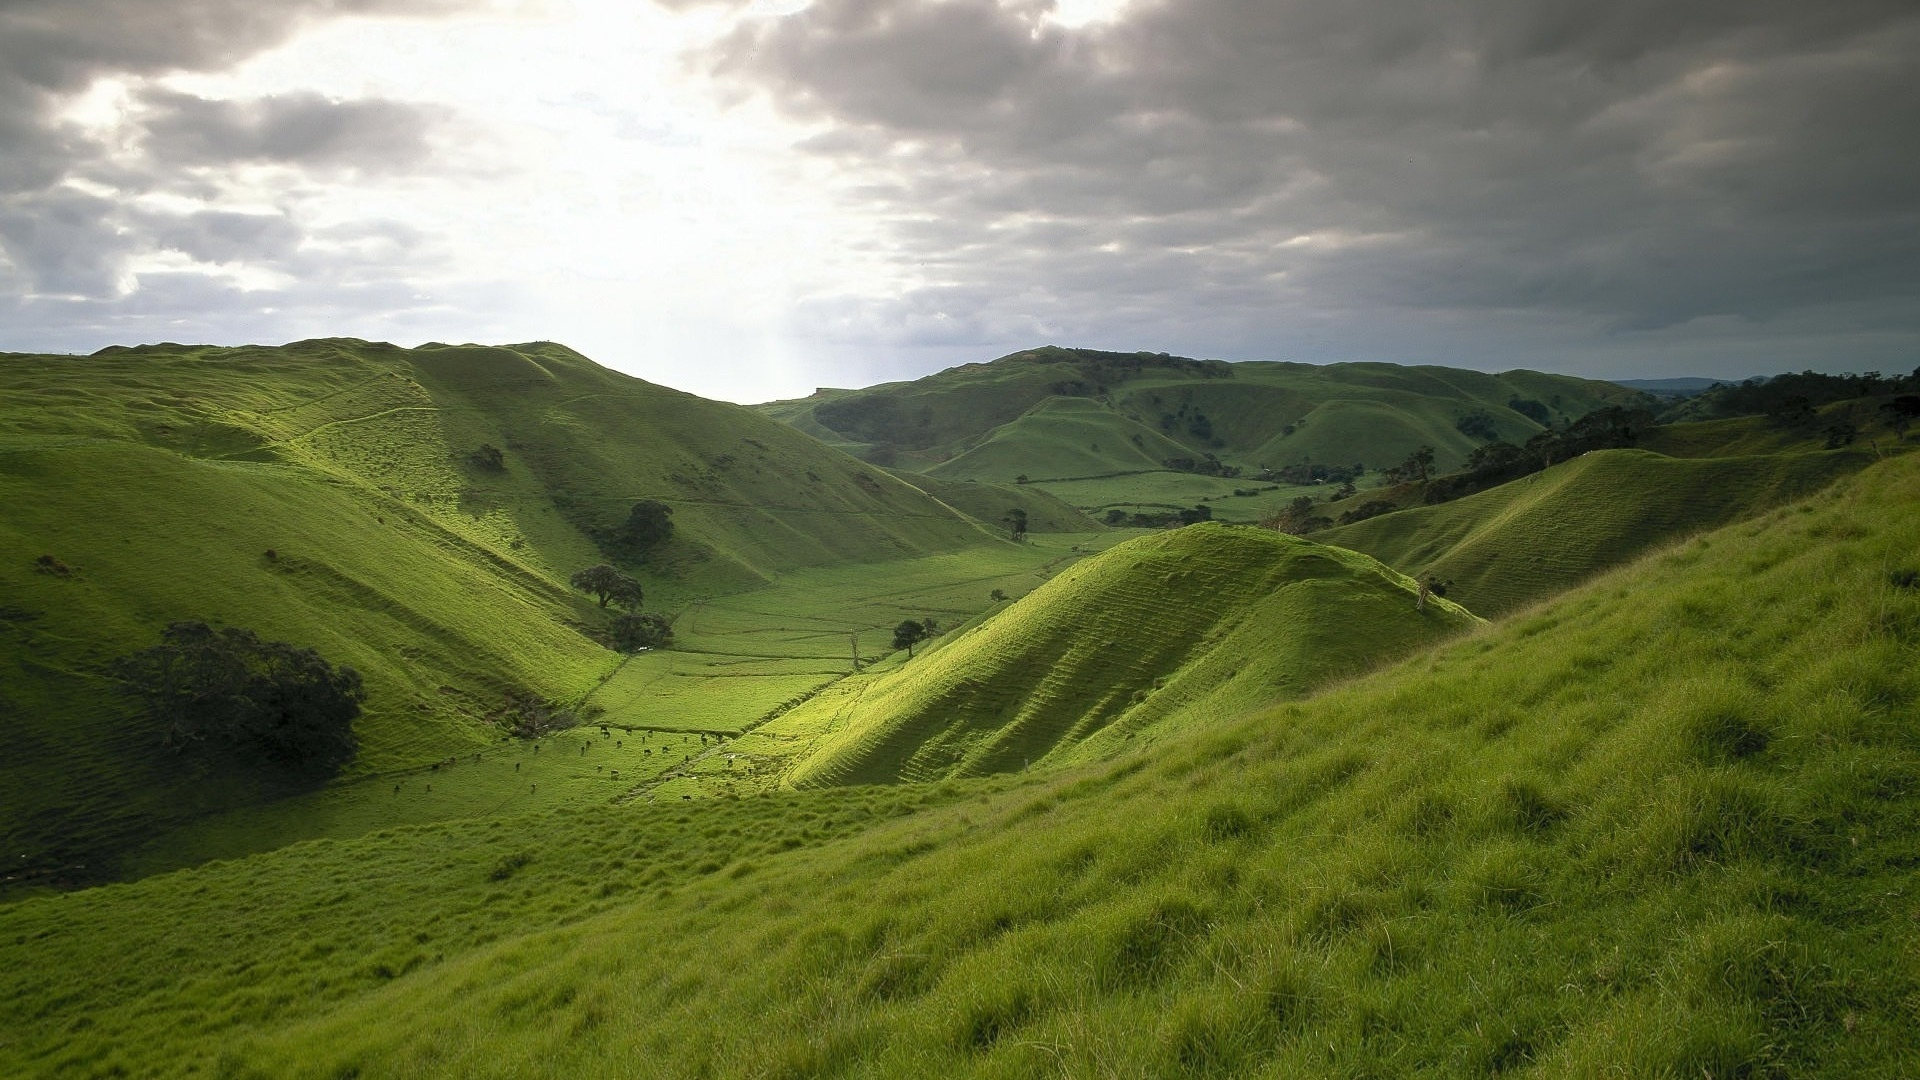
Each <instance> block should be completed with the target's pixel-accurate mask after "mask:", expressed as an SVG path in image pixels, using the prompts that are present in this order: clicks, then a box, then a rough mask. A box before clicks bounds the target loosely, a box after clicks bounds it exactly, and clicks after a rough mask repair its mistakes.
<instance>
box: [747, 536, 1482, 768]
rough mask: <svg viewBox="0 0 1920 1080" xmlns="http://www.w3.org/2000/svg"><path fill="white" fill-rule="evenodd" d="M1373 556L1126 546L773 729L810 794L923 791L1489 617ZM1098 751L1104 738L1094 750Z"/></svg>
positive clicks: (1162, 539) (1208, 539)
mask: <svg viewBox="0 0 1920 1080" xmlns="http://www.w3.org/2000/svg"><path fill="white" fill-rule="evenodd" d="M1414 591H1415V590H1414V586H1413V583H1412V582H1410V581H1409V580H1407V579H1406V578H1403V577H1401V576H1399V575H1397V574H1394V573H1392V572H1391V571H1389V570H1387V569H1386V568H1385V567H1383V566H1381V565H1379V564H1378V563H1376V562H1374V561H1373V560H1372V559H1370V558H1367V557H1366V556H1361V555H1355V554H1354V553H1352V552H1348V551H1342V550H1340V549H1337V548H1329V547H1323V546H1321V545H1319V544H1314V543H1311V542H1309V541H1305V540H1300V539H1297V538H1294V537H1290V536H1283V535H1281V534H1278V533H1274V532H1270V531H1267V530H1261V529H1254V528H1250V527H1244V526H1237V527H1236V526H1227V525H1195V526H1192V527H1189V528H1185V529H1179V530H1175V531H1172V532H1166V533H1160V534H1157V535H1151V536H1143V537H1140V538H1138V539H1135V540H1130V541H1128V542H1126V543H1123V544H1120V545H1118V546H1116V547H1113V548H1111V549H1109V550H1108V551H1106V552H1105V553H1103V554H1101V555H1098V556H1095V557H1093V558H1091V559H1087V560H1085V561H1083V562H1081V563H1079V564H1077V565H1075V566H1074V567H1072V568H1071V569H1068V570H1066V571H1065V572H1063V573H1062V574H1060V575H1059V576H1058V577H1056V578H1054V579H1053V580H1052V581H1050V582H1048V583H1047V584H1045V585H1043V586H1041V587H1040V588H1038V589H1035V590H1034V591H1033V592H1031V593H1029V594H1027V595H1026V596H1025V597H1023V598H1021V599H1020V600H1019V601H1018V602H1017V603H1014V604H1013V605H1011V606H1009V607H1007V608H1004V609H1002V610H1000V611H998V612H995V613H994V614H992V615H991V616H990V617H988V618H986V619H984V620H983V621H981V622H979V623H978V624H977V625H974V626H972V627H970V628H968V629H966V630H965V631H964V632H962V633H958V634H955V635H952V636H951V637H950V638H949V639H948V640H946V641H945V642H943V643H942V644H941V645H940V647H939V648H938V649H936V650H933V651H931V652H929V653H928V654H927V655H925V656H922V657H919V658H918V659H915V660H912V661H910V662H908V663H907V664H905V665H903V666H901V667H899V668H897V669H895V670H892V671H889V672H885V673H882V674H878V675H874V676H871V677H868V678H856V679H849V680H846V681H844V682H842V683H840V684H839V685H837V686H835V687H834V688H833V690H832V691H830V692H827V693H823V694H821V695H819V696H817V697H815V698H813V699H812V700H810V701H808V702H806V703H804V704H803V705H801V706H800V707H798V708H796V709H794V710H793V711H792V712H789V713H787V714H786V715H785V716H783V717H781V718H780V719H779V720H777V721H775V722H774V723H773V724H771V725H769V727H768V731H769V732H770V733H784V734H789V735H795V736H802V737H807V738H808V739H809V742H808V748H807V750H806V753H805V756H804V757H802V758H801V759H800V760H798V761H797V762H796V763H795V764H794V765H793V766H792V768H791V769H790V770H789V771H788V772H787V774H786V782H788V783H791V784H794V785H797V786H802V787H805V786H811V785H820V784H873V783H889V782H895V781H899V780H913V781H927V780H936V779H940V778H942V777H947V776H969V775H981V774H987V773H995V772H1009V771H1015V770H1019V769H1023V768H1026V767H1028V766H1030V765H1033V764H1035V763H1039V762H1042V761H1049V762H1051V761H1057V760H1063V759H1072V758H1074V757H1076V756H1099V755H1100V754H1103V753H1105V754H1111V753H1113V752H1115V751H1116V750H1118V749H1119V748H1121V747H1122V746H1124V745H1125V744H1126V743H1128V742H1129V741H1131V740H1133V739H1134V738H1135V737H1136V736H1145V737H1146V739H1147V741H1152V740H1154V739H1158V738H1163V737H1165V736H1166V734H1167V732H1168V731H1170V730H1173V729H1176V728H1178V727H1179V726H1180V724H1181V723H1182V722H1195V723H1199V722H1203V721H1204V722H1217V721H1219V720H1221V719H1223V718H1225V717H1228V716H1232V715H1235V714H1237V713H1239V712H1244V711H1246V710H1247V709H1250V708H1253V707H1255V706H1258V705H1262V704H1266V703H1269V702H1272V701H1275V700H1280V699H1285V698H1291V697H1297V696H1299V695H1300V694H1303V693H1305V692H1307V691H1308V690H1310V689H1312V688H1314V687H1316V686H1319V685H1322V684H1324V683H1326V682H1327V681H1329V680H1331V679H1335V678H1338V677H1341V676H1344V675H1350V674H1353V673H1355V672H1357V671H1361V670H1364V669H1366V668H1367V667H1370V666H1373V665H1376V664H1379V663H1381V662H1383V661H1385V660H1386V659H1389V658H1392V657H1395V656H1398V655H1401V654H1404V653H1405V652H1407V651H1408V650H1410V649H1413V648H1415V647H1417V646H1419V645H1421V644H1425V643H1428V642H1431V641H1433V640H1436V639H1437V638H1439V637H1442V636H1444V635H1446V634H1448V633H1451V632H1454V631H1456V630H1458V629H1460V628H1462V627H1465V626H1468V625H1472V624H1473V623H1474V622H1475V621H1476V620H1475V619H1474V618H1473V617H1472V616H1471V615H1468V614H1467V613H1466V612H1465V611H1463V610H1461V609H1460V608H1459V607H1457V606H1455V605H1452V604H1449V603H1446V602H1445V601H1440V602H1436V603H1432V604H1429V605H1428V608H1427V610H1425V611H1424V612H1417V611H1415V610H1414V609H1415V603H1414ZM1090 740H1091V741H1092V742H1091V744H1090V742H1089V741H1090Z"/></svg>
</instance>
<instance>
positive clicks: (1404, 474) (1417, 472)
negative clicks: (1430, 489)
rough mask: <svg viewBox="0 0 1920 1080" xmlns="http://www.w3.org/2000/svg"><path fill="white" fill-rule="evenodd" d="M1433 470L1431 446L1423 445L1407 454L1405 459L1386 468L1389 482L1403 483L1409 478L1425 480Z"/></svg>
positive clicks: (1424, 481) (1422, 481)
mask: <svg viewBox="0 0 1920 1080" xmlns="http://www.w3.org/2000/svg"><path fill="white" fill-rule="evenodd" d="M1431 472H1433V447H1431V446H1423V447H1421V448H1420V449H1418V450H1415V451H1414V452H1413V453H1411V454H1408V455H1407V460H1405V461H1403V462H1401V463H1400V464H1398V465H1395V466H1394V467H1393V468H1391V469H1388V470H1387V482H1388V483H1389V484H1404V483H1406V482H1407V481H1409V480H1418V481H1420V482H1421V483H1423V484H1424V483H1426V482H1427V476H1428V474H1429V473H1431Z"/></svg>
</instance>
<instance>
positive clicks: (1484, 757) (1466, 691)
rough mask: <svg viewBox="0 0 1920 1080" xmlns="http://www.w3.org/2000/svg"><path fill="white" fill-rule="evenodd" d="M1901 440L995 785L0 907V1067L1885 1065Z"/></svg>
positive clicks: (548, 823)
mask: <svg viewBox="0 0 1920 1080" xmlns="http://www.w3.org/2000/svg"><path fill="white" fill-rule="evenodd" d="M1916 553H1920V458H1916V457H1905V458H1898V459H1891V460H1888V461H1886V462H1883V463H1880V464H1877V465H1874V466H1872V467H1870V468H1869V469H1867V470H1865V471H1864V472H1862V473H1860V474H1858V475H1857V476H1854V477H1851V478H1848V479H1844V480H1842V481H1841V482H1840V483H1838V484H1836V485H1835V486H1834V487H1833V488H1832V489H1830V490H1829V491H1827V492H1823V493H1822V494H1821V495H1819V496H1818V497H1816V498H1815V499H1812V500H1810V501H1807V502H1803V503H1800V504H1797V505H1795V506H1792V507H1788V508H1781V509H1777V510H1775V511H1773V512H1771V513H1769V514H1767V515H1766V516H1765V517H1763V518H1761V519H1759V520H1755V521H1751V522H1744V523H1741V524H1739V525H1735V526H1732V527H1730V528H1724V529H1721V530H1719V531H1717V532H1715V533H1712V534H1711V535H1707V536H1704V537H1702V538H1700V539H1699V540H1697V541H1694V542H1689V543H1687V544H1685V545H1683V546H1679V547H1676V548H1674V549H1672V550H1670V551H1667V552H1664V553H1661V554H1658V555H1655V556H1652V557H1649V558H1646V559H1643V560H1641V561H1640V562H1638V563H1637V564H1635V565H1634V566H1632V567H1629V568H1625V569H1623V570H1620V571H1616V572H1614V573H1610V574H1608V575H1606V576H1604V577H1602V578H1600V579H1598V580H1596V581H1594V582H1592V583H1590V584H1589V585H1588V586H1586V587H1584V588H1582V589H1579V590H1576V591H1575V592H1573V593H1571V594H1569V595H1566V596H1563V597H1560V598H1558V599H1556V600H1554V601H1552V602H1550V603H1549V604H1547V605H1545V606H1543V607H1542V608H1540V609H1539V610H1537V611H1535V612H1533V613H1531V614H1529V615H1528V616H1527V617H1525V618H1523V619H1519V620H1515V621H1513V622H1511V623H1508V624H1504V625H1495V626H1492V627H1489V628H1487V629H1485V630H1483V631H1481V632H1477V633H1474V634H1472V635H1468V636H1465V637H1463V638H1457V639H1455V640H1452V641H1449V642H1446V643H1444V644H1442V645H1440V646H1438V647H1436V648H1433V649H1430V650H1426V651H1424V652H1422V653H1420V654H1418V655H1416V656H1414V657H1412V658H1410V659H1408V660H1407V661H1406V662H1405V663H1402V664H1400V665H1398V666H1396V667H1394V668H1392V669H1390V670H1386V671H1382V672H1378V673H1375V674H1372V675H1369V676H1366V677H1363V678H1361V679H1357V680H1354V681H1352V682H1349V683H1347V684H1345V685H1343V686H1341V687H1339V688H1337V689H1334V690H1331V691H1328V692H1323V693H1321V694H1319V695H1316V696H1314V697H1312V698H1309V699H1307V700H1304V701H1297V702H1293V703H1290V704H1287V705H1284V706H1281V707H1278V708H1274V709H1271V710H1265V711H1262V712H1259V713H1256V714H1252V715H1247V716H1243V717H1239V718H1234V719H1231V720H1228V721H1226V722H1224V723H1221V724H1218V725H1212V726H1209V727H1208V728H1206V729H1205V730H1203V731H1195V732H1193V733H1191V734H1190V735H1188V736H1185V737H1182V738H1179V739H1177V740H1172V741H1169V742H1167V743H1163V744H1161V745H1158V746H1156V747H1154V748H1153V750H1152V752H1151V753H1142V754H1134V755H1129V756H1127V757H1125V758H1123V759H1121V760H1118V761H1114V762H1110V763H1107V764H1103V765H1100V766H1098V767H1091V768H1083V769H1076V770H1068V771H1065V772H1060V773H1052V774H1048V775H1046V776H1043V777H1038V778H1021V779H1019V780H1012V779H998V780H994V781H988V782H977V781H966V782H951V781H950V782H945V783H942V784H936V785H930V786H896V787H890V788H867V789H835V790H830V791H813V792H800V793H786V794H779V795H771V796H764V797H758V798H747V799H741V800H738V801H723V802H719V803H715V804H712V805H711V806H710V807H707V808H704V809H705V810H707V811H710V812H711V815H712V816H707V814H706V813H696V812H694V811H692V810H689V809H687V808H684V807H682V806H680V805H678V804H675V805H671V806H660V805H653V806H648V805H638V804H633V805H620V806H603V807H599V808H594V809H591V810H586V811H580V812H567V813H557V814H545V815H533V816H526V817H519V818H514V819H511V820H507V821H496V822H474V823H469V824H462V825H448V826H437V827H433V828H422V829H403V830H396V831H395V832H393V833H391V834H388V835H383V836H374V837H368V838H366V839H364V840H360V841H354V842H349V843H329V844H308V845H302V846H300V847H297V848H291V849H286V850H283V851H279V852H274V853H271V854H268V855H264V856H259V857H255V858H251V859H246V860H239V861H233V862H225V863H218V864H212V865H209V866H206V867H203V868H200V869H198V870H194V871H190V872H183V873H177V874H172V875H167V876H163V877H156V878H151V879H148V880H145V881H142V882H138V883H134V884H130V885H116V886H111V887H108V888H103V889H97V890H90V891H87V892H83V893H79V894H75V895H68V896H62V897H48V898H42V899H34V900H29V901H25V902H21V903H17V904H12V905H5V906H0V1031H4V1032H5V1033H6V1035H5V1037H4V1038H3V1039H0V1072H3V1073H6V1074H8V1075H18V1076H38V1075H66V1076H76V1077H92V1076H108V1075H155V1076H184V1075H205V1074H208V1073H213V1072H216V1071H217V1072H221V1073H224V1074H226V1075H230V1076H236V1077H254V1076H273V1077H292V1078H301V1077H340V1076H347V1075H359V1076H403V1075H404V1076H423V1077H426V1076H461V1077H478V1078H488V1077H512V1076H529V1075H561V1074H564V1075H569V1076H609V1077H612V1076H638V1075H650V1074H660V1073H673V1074H676V1075H694V1076H701V1075H704V1076H714V1077H747V1076H819V1075H859V1076H901V1077H923V1076H956V1077H990V1076H1022V1075H1050V1074H1054V1073H1067V1074H1073V1075H1107V1074H1113V1075H1123V1076H1170V1075H1194V1074H1203V1073H1204V1074H1207V1075H1216V1076H1276V1075H1278V1076H1328V1075H1339V1076H1362V1075H1365V1076H1405V1075H1416V1074H1417V1075H1423V1076H1437V1077H1473V1076H1486V1075H1489V1074H1500V1075H1510V1076H1522V1077H1538V1078H1546V1077H1588V1078H1599V1077H1607V1076H1645V1077H1683V1076H1684V1077H1701V1076H1714V1077H1723V1076H1750V1077H1760V1076H1835V1077H1838V1076H1847V1077H1856V1076H1857V1077H1889V1078H1891V1077H1900V1076H1911V1075H1915V1074H1916V1073H1920V1045H1917V1044H1916V1043H1915V1041H1914V1037H1913V1031H1914V1011H1913V1010H1914V1002H1915V1001H1916V1000H1920V966H1916V964H1915V963H1914V958H1915V956H1916V955H1920V921H1917V920H1916V919H1915V918H1914V914H1915V905H1916V902H1917V901H1920V897H1916V894H1915V882H1914V867H1915V865H1916V861H1917V860H1920V852H1917V850H1916V846H1915V841H1914V838H1915V836H1916V835H1920V588H1916V587H1915V583H1916V581H1920V555H1917V554H1916Z"/></svg>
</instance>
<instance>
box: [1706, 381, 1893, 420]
mask: <svg viewBox="0 0 1920 1080" xmlns="http://www.w3.org/2000/svg"><path fill="white" fill-rule="evenodd" d="M1914 393H1920V368H1915V369H1914V372H1913V374H1911V375H1907V376H1899V375H1894V376H1887V375H1882V374H1880V373H1879V372H1877V371H1869V372H1867V373H1866V374H1864V375H1855V374H1845V375H1826V374H1822V373H1820V372H1817V371H1802V372H1799V373H1797V374H1796V373H1793V372H1789V373H1787V374H1784V375H1775V376H1773V377H1771V378H1768V377H1765V376H1758V377H1755V378H1751V379H1748V380H1746V381H1745V382H1739V383H1725V384H1722V385H1720V386H1716V387H1713V388H1712V389H1710V390H1707V391H1705V392H1703V393H1701V394H1700V395H1698V396H1697V397H1695V398H1694V399H1693V400H1692V401H1691V402H1689V403H1688V404H1687V406H1686V408H1687V410H1688V411H1689V412H1691V413H1694V414H1697V415H1702V416H1708V417H1722V416H1756V415H1758V416H1767V417H1771V418H1773V419H1774V420H1775V421H1776V422H1779V423H1782V424H1787V425H1792V424H1798V423H1805V422H1808V421H1810V420H1811V419H1812V417H1813V414H1814V411H1815V410H1817V409H1818V408H1819V407H1820V406H1822V405H1831V404H1833V403H1834V402H1836V401H1846V400H1848V399H1850V398H1863V397H1881V396H1884V395H1887V394H1914Z"/></svg>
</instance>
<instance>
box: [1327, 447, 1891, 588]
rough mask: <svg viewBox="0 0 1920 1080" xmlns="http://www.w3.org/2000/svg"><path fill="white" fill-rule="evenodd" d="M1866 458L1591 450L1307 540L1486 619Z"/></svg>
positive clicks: (1790, 494) (1773, 502)
mask: <svg viewBox="0 0 1920 1080" xmlns="http://www.w3.org/2000/svg"><path fill="white" fill-rule="evenodd" d="M1872 460H1873V459H1872V458H1871V457H1870V456H1869V455H1866V454H1863V453H1860V452H1858V451H1813V452H1808V453H1800V454H1778V455H1766V456H1754V457H1709V458H1671V457H1665V456H1663V455H1660V454H1655V453H1653V452H1651V451H1647V450H1598V451H1594V452H1592V453H1589V454H1584V455H1582V456H1580V457H1578V458H1575V459H1574V460H1572V461H1568V462H1563V463H1562V464H1559V465H1556V466H1554V467H1553V468H1551V469H1548V470H1546V471H1545V472H1540V473H1535V474H1533V475H1532V476H1526V477H1522V478H1521V479H1519V480H1515V481H1513V482H1511V483H1507V484H1502V485H1500V486H1499V487H1496V488H1492V489H1489V490H1487V491H1482V492H1479V493H1477V494H1474V495H1469V496H1467V497H1465V498H1462V499H1457V500H1455V501H1453V502H1448V503H1441V504H1439V505H1437V506H1420V507H1414V508H1411V509H1407V510H1401V511H1398V512H1395V513H1391V514H1385V515H1382V516H1380V517H1376V518H1369V519H1368V520H1366V521H1361V522H1357V523H1355V524H1352V525H1345V526H1340V527H1338V528H1333V529H1328V530H1324V531H1322V532H1318V533H1315V534H1314V539H1316V540H1319V541H1322V542H1324V543H1328V544H1335V545H1338V546H1341V547H1349V548H1353V549H1355V550H1357V551H1364V552H1366V553H1368V554H1369V555H1372V556H1374V557H1375V558H1378V559H1379V560H1380V561H1382V562H1384V563H1387V564H1388V565H1390V566H1392V567H1394V568H1395V569H1397V570H1400V571H1402V572H1403V573H1407V574H1411V575H1414V576H1415V577H1423V578H1424V577H1427V576H1429V575H1433V576H1437V577H1439V578H1440V579H1441V580H1443V581H1451V582H1453V586H1452V588H1451V589H1450V590H1449V591H1448V594H1447V595H1448V596H1449V597H1450V598H1452V599H1456V600H1458V601H1460V602H1461V603H1462V604H1464V605H1466V606H1467V607H1468V608H1469V609H1471V610H1472V611H1474V612H1476V613H1478V614H1483V615H1487V616H1490V617H1491V616H1495V615H1499V614H1503V613H1505V612H1509V611H1513V610H1515V609H1517V608H1520V607H1524V606H1526V605H1527V604H1531V603H1535V602H1537V601H1539V600H1542V599H1545V598H1546V597H1549V596H1553V595H1555V594H1557V593H1560V592H1563V591H1565V590H1566V589H1568V588H1571V587H1572V586H1573V585H1575V584H1577V583H1578V582H1580V581H1583V580H1585V579H1586V578H1588V577H1591V576H1592V575H1593V574H1595V573H1598V572H1599V571H1601V570H1604V569H1606V568H1608V567H1612V566H1617V565H1619V564H1621V563H1623V562H1626V561H1628V560H1630V559H1632V558H1634V557H1636V556H1638V555H1640V554H1642V553H1644V552H1646V551H1648V550H1651V549H1652V548H1655V547H1658V546H1660V545H1661V544H1665V543H1669V542H1671V541H1673V540H1674V539H1676V538H1678V537H1682V536H1686V535H1688V534H1691V533H1695V532H1699V531H1702V530H1706V529H1711V528H1715V527H1717V526H1720V525H1724V524H1726V523H1728V522H1730V521H1734V520H1737V519H1739V518H1742V517H1745V516H1748V515H1750V514H1753V513H1755V512H1757V511H1759V510H1762V509H1766V508H1768V507H1772V506H1777V505H1779V504H1780V503H1783V502H1786V501H1789V500H1791V499H1795V498H1799V497H1801V496H1804V495H1806V494H1807V493H1809V492H1811V491H1814V490H1816V489H1818V488H1820V487H1823V486H1825V485H1826V484H1828V483H1830V482H1832V481H1833V480H1834V479H1835V478H1836V477H1839V476H1843V475H1845V474H1846V473H1849V472H1852V471H1854V470H1856V469H1859V468H1862V467H1864V466H1865V465H1866V464H1868V463H1869V462H1870V461H1872ZM1361 497H1362V498H1364V496H1361ZM1349 501H1353V500H1349Z"/></svg>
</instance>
